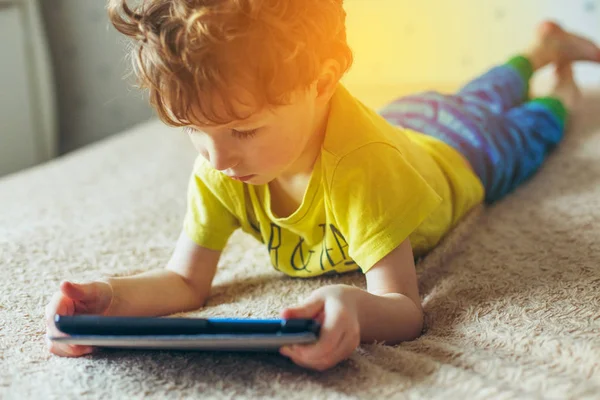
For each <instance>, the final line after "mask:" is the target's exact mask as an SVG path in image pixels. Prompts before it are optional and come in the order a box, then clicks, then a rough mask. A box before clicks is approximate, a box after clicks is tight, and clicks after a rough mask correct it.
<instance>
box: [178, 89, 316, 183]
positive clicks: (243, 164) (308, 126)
mask: <svg viewBox="0 0 600 400" xmlns="http://www.w3.org/2000/svg"><path fill="white" fill-rule="evenodd" d="M291 100H292V101H291V104H289V105H283V106H278V107H275V108H272V109H268V110H263V111H260V112H258V113H255V114H253V115H251V116H250V117H249V118H247V119H245V120H243V121H235V122H232V123H230V124H227V125H222V126H211V127H202V126H192V127H188V129H187V132H188V134H189V136H190V139H191V140H192V143H193V145H194V147H195V148H196V150H198V152H199V153H200V154H201V155H202V156H203V157H204V158H205V159H206V160H207V161H209V162H210V163H211V165H212V166H213V168H215V169H217V170H219V171H221V172H222V173H224V174H225V175H228V176H230V177H232V178H233V179H237V180H241V181H243V182H247V183H249V184H253V185H262V184H266V183H269V182H271V181H272V180H274V179H275V178H278V177H282V176H286V175H293V174H294V173H297V172H306V171H298V170H297V168H298V166H299V165H300V164H301V162H300V161H299V160H300V159H301V157H302V156H303V155H306V154H307V152H311V151H314V150H315V146H319V148H320V145H321V142H320V141H319V140H311V139H315V136H316V135H318V133H319V132H318V131H319V129H320V128H321V127H320V125H321V123H320V121H318V120H317V119H318V118H317V116H318V115H320V114H321V113H319V107H321V106H322V104H321V102H320V101H319V98H318V96H317V95H316V92H315V91H314V90H313V89H308V90H306V91H303V92H300V93H298V94H296V95H294V96H293V98H292V99H291Z"/></svg>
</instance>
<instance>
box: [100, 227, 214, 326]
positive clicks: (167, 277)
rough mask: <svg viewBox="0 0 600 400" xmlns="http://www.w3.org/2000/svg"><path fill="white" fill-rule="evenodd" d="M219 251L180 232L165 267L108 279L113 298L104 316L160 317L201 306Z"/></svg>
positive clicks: (210, 281)
mask: <svg viewBox="0 0 600 400" xmlns="http://www.w3.org/2000/svg"><path fill="white" fill-rule="evenodd" d="M220 255H221V252H220V251H216V250H210V249H206V248H204V247H201V246H198V245H197V244H196V243H195V242H193V241H192V240H191V239H190V238H189V237H188V236H187V234H186V233H185V232H183V231H182V232H181V234H180V235H179V239H178V240H177V245H176V246H175V250H174V252H173V255H172V256H171V259H170V260H169V262H168V264H167V267H166V269H162V270H157V271H149V272H145V273H142V274H138V275H133V276H128V277H123V278H108V279H106V281H107V282H108V283H109V284H110V285H111V287H112V289H113V300H112V303H111V305H110V307H109V308H108V310H107V311H106V313H105V314H104V315H111V316H159V315H167V314H173V313H176V312H183V311H190V310H195V309H198V308H200V307H201V306H202V305H203V304H204V302H205V301H206V299H207V297H208V295H209V293H210V287H211V284H212V280H213V278H214V276H215V273H216V270H217V263H218V261H219V258H220Z"/></svg>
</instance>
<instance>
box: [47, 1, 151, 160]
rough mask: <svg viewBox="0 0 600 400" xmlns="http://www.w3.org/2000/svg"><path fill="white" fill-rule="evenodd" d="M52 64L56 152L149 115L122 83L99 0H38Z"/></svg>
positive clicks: (118, 48)
mask: <svg viewBox="0 0 600 400" xmlns="http://www.w3.org/2000/svg"><path fill="white" fill-rule="evenodd" d="M41 4H42V10H43V14H44V20H45V25H46V29H47V32H48V41H49V45H50V52H51V55H52V58H53V63H54V65H53V66H54V76H55V79H56V91H57V93H56V94H57V102H58V112H59V136H60V139H59V148H60V151H61V152H63V153H64V152H66V151H70V150H73V149H75V148H77V147H80V146H83V145H85V144H88V143H91V142H93V141H95V140H98V139H102V138H104V137H106V136H108V135H111V134H113V133H116V132H119V131H121V130H123V129H125V128H127V127H129V126H132V125H133V124H135V123H137V122H140V121H143V120H146V119H148V118H149V117H151V116H152V111H151V109H150V107H149V106H148V105H147V101H146V100H144V99H143V98H142V96H141V93H140V91H138V90H136V89H135V88H133V87H132V85H131V83H132V81H131V79H129V81H124V79H123V78H124V76H125V75H126V71H127V70H128V67H129V65H128V62H127V61H126V60H125V59H124V55H125V46H124V43H123V39H122V38H121V36H122V35H121V34H119V33H118V32H117V31H116V30H115V29H114V28H113V27H112V25H110V23H109V22H108V17H107V14H106V9H105V7H106V2H105V1H103V0H42V1H41Z"/></svg>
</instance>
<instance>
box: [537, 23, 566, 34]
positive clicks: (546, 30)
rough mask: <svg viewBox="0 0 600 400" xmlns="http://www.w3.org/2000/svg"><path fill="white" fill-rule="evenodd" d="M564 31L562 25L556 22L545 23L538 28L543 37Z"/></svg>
mask: <svg viewBox="0 0 600 400" xmlns="http://www.w3.org/2000/svg"><path fill="white" fill-rule="evenodd" d="M562 31H563V29H562V28H561V27H560V25H559V24H557V23H556V22H554V21H544V22H542V23H541V24H540V25H539V27H538V33H539V34H540V36H542V37H545V36H551V35H554V34H556V33H559V32H562Z"/></svg>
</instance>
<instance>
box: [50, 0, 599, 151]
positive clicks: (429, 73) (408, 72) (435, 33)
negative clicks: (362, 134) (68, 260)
mask: <svg viewBox="0 0 600 400" xmlns="http://www.w3.org/2000/svg"><path fill="white" fill-rule="evenodd" d="M299 1H301V0H299ZM42 4H43V11H44V15H45V20H46V26H47V29H48V35H49V41H50V47H51V53H52V55H53V59H54V71H55V76H56V81H57V91H58V93H57V95H58V108H59V113H60V134H61V144H60V148H61V149H62V151H63V152H64V151H69V150H71V149H74V148H77V147H79V146H82V145H85V144H87V143H91V142H93V141H95V140H97V139H100V138H103V137H106V136H108V135H110V134H113V133H116V132H119V131H121V130H123V129H125V128H127V127H129V126H131V125H133V124H135V123H137V122H139V121H143V120H145V119H148V118H149V117H151V116H152V115H153V113H152V111H151V109H150V107H149V106H148V105H147V101H146V100H145V99H143V98H142V96H141V93H140V92H138V91H137V90H136V89H134V88H132V86H131V80H129V81H124V80H123V77H124V75H125V73H126V71H127V70H128V68H129V66H128V63H127V62H126V61H125V59H124V55H125V49H124V44H123V39H122V38H121V36H120V35H119V34H118V33H117V32H116V31H115V30H114V28H112V26H110V24H109V22H108V18H107V16H106V11H105V1H104V0H44V1H42ZM345 7H346V10H347V12H348V39H349V42H350V45H351V47H352V48H353V50H354V52H355V58H356V61H355V64H354V66H353V68H352V70H351V71H350V73H349V74H348V76H347V77H346V78H345V79H344V81H345V83H346V85H348V86H349V87H350V89H351V90H353V91H354V92H355V94H356V95H358V96H359V97H362V98H363V99H364V100H365V101H366V102H367V103H369V104H370V105H373V106H378V105H381V104H382V103H384V102H385V101H387V100H389V99H391V98H393V97H394V96H396V95H401V94H405V93H408V92H411V91H415V90H420V89H423V88H439V89H448V90H450V89H452V88H454V87H456V86H457V85H458V84H459V83H460V82H463V81H465V80H466V79H468V78H470V77H473V76H475V74H478V73H480V72H482V71H483V70H484V69H486V68H488V67H489V66H491V65H492V64H493V63H498V62H502V61H503V60H505V59H506V58H507V57H508V56H510V55H512V54H514V53H516V52H518V51H519V50H521V49H523V48H525V47H526V46H527V45H528V43H529V42H530V40H531V37H532V35H533V32H534V27H535V26H536V25H537V24H538V23H539V22H540V21H542V20H543V19H545V18H552V19H555V20H557V21H559V22H561V23H563V24H564V25H565V26H566V27H568V28H569V29H572V30H574V31H576V32H579V33H582V34H585V35H588V36H591V37H594V38H595V39H596V40H598V41H599V42H600V0H485V1H483V0H452V1H448V0H418V1H415V0H345ZM577 75H578V78H579V80H580V82H582V83H584V84H588V85H594V84H595V85H599V84H600V73H599V72H598V68H592V67H590V66H580V67H578V68H577Z"/></svg>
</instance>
